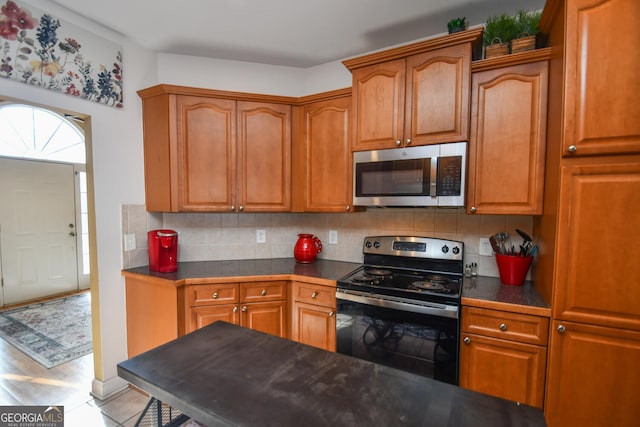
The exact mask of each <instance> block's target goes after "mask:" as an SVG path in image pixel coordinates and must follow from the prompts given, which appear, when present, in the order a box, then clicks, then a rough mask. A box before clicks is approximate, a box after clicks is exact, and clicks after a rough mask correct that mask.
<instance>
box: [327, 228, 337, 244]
mask: <svg viewBox="0 0 640 427" xmlns="http://www.w3.org/2000/svg"><path fill="white" fill-rule="evenodd" d="M329 244H331V245H337V244H338V230H329Z"/></svg>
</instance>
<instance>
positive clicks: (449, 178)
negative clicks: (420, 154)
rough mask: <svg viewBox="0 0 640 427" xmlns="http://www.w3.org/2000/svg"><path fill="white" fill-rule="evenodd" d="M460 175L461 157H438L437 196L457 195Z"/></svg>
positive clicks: (458, 193)
mask: <svg viewBox="0 0 640 427" xmlns="http://www.w3.org/2000/svg"><path fill="white" fill-rule="evenodd" d="M461 176H462V157H461V156H451V157H439V158H438V188H437V194H438V196H459V195H460V184H461V183H460V181H461V179H460V178H461Z"/></svg>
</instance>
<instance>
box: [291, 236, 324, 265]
mask: <svg viewBox="0 0 640 427" xmlns="http://www.w3.org/2000/svg"><path fill="white" fill-rule="evenodd" d="M320 252H322V242H321V241H320V239H318V238H317V237H316V236H314V235H313V234H298V241H297V242H296V246H295V247H294V248H293V256H294V257H295V258H296V261H298V262H300V263H303V264H307V263H310V262H314V261H315V260H316V257H317V256H318V254H319V253H320Z"/></svg>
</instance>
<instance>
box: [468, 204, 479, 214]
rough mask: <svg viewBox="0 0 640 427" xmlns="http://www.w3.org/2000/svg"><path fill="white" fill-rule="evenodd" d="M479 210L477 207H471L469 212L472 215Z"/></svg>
mask: <svg viewBox="0 0 640 427" xmlns="http://www.w3.org/2000/svg"><path fill="white" fill-rule="evenodd" d="M476 211H477V209H476V207H475V206H471V209H469V212H471V213H476Z"/></svg>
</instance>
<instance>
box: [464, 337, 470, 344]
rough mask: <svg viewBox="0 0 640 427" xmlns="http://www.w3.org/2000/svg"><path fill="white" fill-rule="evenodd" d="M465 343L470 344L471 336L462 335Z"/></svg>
mask: <svg viewBox="0 0 640 427" xmlns="http://www.w3.org/2000/svg"><path fill="white" fill-rule="evenodd" d="M462 341H463V342H464V343H465V344H471V338H469V337H464V339H463V340H462Z"/></svg>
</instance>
